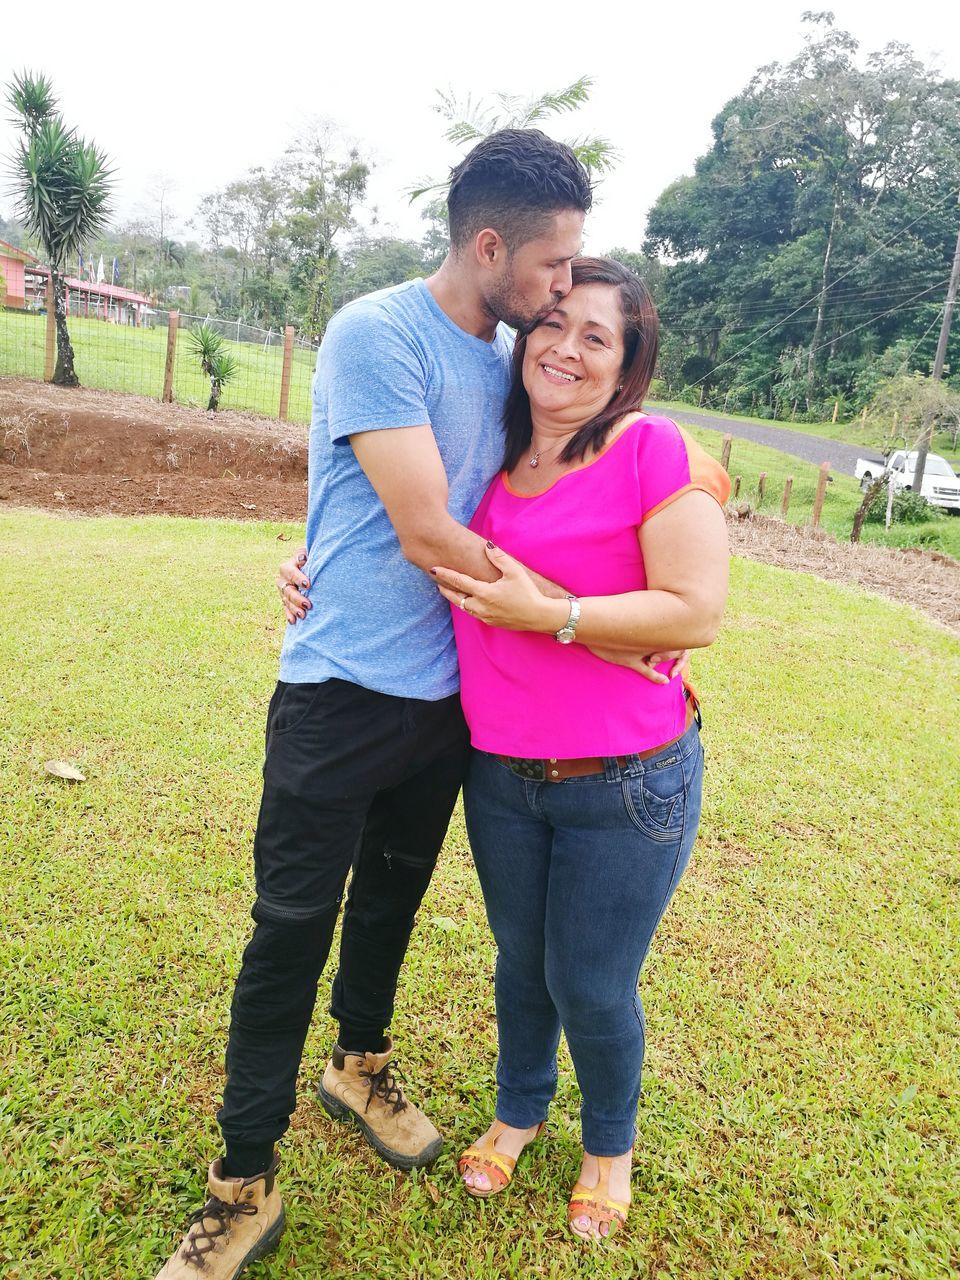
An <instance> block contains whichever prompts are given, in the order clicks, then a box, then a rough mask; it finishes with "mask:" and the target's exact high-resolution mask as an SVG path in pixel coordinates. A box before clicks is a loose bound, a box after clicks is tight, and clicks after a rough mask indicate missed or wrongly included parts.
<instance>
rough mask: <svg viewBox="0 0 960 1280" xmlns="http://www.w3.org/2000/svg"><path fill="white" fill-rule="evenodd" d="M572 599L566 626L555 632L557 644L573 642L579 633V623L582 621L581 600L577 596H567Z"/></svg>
mask: <svg viewBox="0 0 960 1280" xmlns="http://www.w3.org/2000/svg"><path fill="white" fill-rule="evenodd" d="M567 599H568V600H569V601H570V617H569V618H568V619H567V622H566V626H563V627H561V628H560V630H559V631H558V632H557V633H556V634H555V636H554V639H555V640H556V642H557V644H572V643H573V640H574V638H575V636H576V634H577V623H578V622H579V621H580V601H579V600H578V599H577V597H576V596H570V595H568V596H567Z"/></svg>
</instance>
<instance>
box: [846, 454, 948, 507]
mask: <svg viewBox="0 0 960 1280" xmlns="http://www.w3.org/2000/svg"><path fill="white" fill-rule="evenodd" d="M916 466H917V455H916V453H915V452H914V453H907V452H906V451H905V450H903V449H898V450H897V452H896V453H891V455H890V457H889V458H888V459H887V460H886V462H883V461H882V460H879V461H878V460H877V459H875V458H858V459H857V466H856V471H855V472H854V474H855V475H856V477H857V479H858V480H859V481H860V488H861V489H866V488H867V487H868V486H869V485H870V483H871V481H873V480H875V479H876V478H877V476H879V475H883V473H884V472H887V473H888V474H889V476H890V483H891V484H892V485H893V489H894V492H896V491H897V490H898V489H912V488H913V473H914V471H915V470H916ZM920 495H921V497H923V498H926V500H927V501H928V502H930V503H932V504H933V506H935V507H945V508H946V510H947V511H949V512H951V513H952V514H954V515H956V514H960V477H958V476H957V475H956V473H955V472H954V470H953V468H952V467H951V466H950V464H949V462H947V460H946V459H945V458H941V457H940V455H939V454H938V453H928V454H927V461H926V465H925V466H924V468H923V487H922V489H921V490H920Z"/></svg>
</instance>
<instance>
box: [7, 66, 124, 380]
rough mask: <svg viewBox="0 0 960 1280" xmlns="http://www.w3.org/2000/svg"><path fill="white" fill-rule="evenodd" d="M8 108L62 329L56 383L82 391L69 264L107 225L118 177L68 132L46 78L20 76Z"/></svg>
mask: <svg viewBox="0 0 960 1280" xmlns="http://www.w3.org/2000/svg"><path fill="white" fill-rule="evenodd" d="M7 102H8V103H9V105H10V106H11V107H12V108H13V111H14V114H15V117H16V120H17V123H18V124H19V126H20V129H21V132H22V134H23V139H22V141H21V143H20V146H19V150H18V151H17V153H16V155H15V157H14V160H13V165H12V170H13V176H14V181H15V184H16V188H17V212H18V215H19V217H20V220H21V221H22V223H23V225H24V227H25V228H26V230H27V231H28V233H30V234H32V235H35V236H36V237H37V239H38V240H39V241H40V243H41V245H42V246H43V251H44V253H45V255H46V257H47V261H48V262H49V264H50V285H51V293H52V295H53V299H52V301H53V306H54V311H55V315H56V325H57V364H56V369H55V370H54V375H53V381H54V382H55V383H58V384H60V385H61V386H71V387H75V386H79V383H80V379H79V378H78V377H77V374H76V370H75V368H74V354H73V347H72V345H71V343H70V334H69V332H68V330H67V308H66V288H65V285H64V275H65V272H66V264H67V261H68V260H71V261H72V260H73V259H75V258H76V256H77V254H78V253H79V252H80V249H81V246H82V245H83V244H84V242H85V241H86V240H87V239H88V238H91V237H93V236H95V235H97V234H98V233H99V232H100V231H102V230H103V228H104V227H105V226H106V224H107V220H108V218H109V215H110V193H111V189H112V182H111V173H112V170H111V169H110V168H109V166H108V164H107V160H106V157H105V156H104V154H103V152H102V151H100V149H99V148H98V147H96V146H95V145H94V144H93V143H92V142H85V141H84V140H83V139H82V138H80V137H79V136H78V135H77V132H76V130H74V129H68V128H67V126H66V124H65V123H64V120H63V117H62V115H60V113H59V112H58V111H57V109H56V107H57V99H56V98H55V97H54V94H53V86H52V85H51V83H50V81H49V80H47V78H46V77H45V76H43V75H37V76H34V75H32V74H30V73H29V72H26V71H25V72H23V73H22V74H21V75H18V76H15V77H14V79H13V81H12V83H11V84H10V85H9V86H8V89H7ZM47 305H48V306H49V305H50V298H48V299H47Z"/></svg>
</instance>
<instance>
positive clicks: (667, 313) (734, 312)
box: [659, 280, 925, 323]
mask: <svg viewBox="0 0 960 1280" xmlns="http://www.w3.org/2000/svg"><path fill="white" fill-rule="evenodd" d="M924 283H925V282H923V281H919V280H915V281H912V282H911V283H910V284H898V285H893V286H891V287H889V288H874V289H863V290H850V291H848V292H846V293H844V292H841V293H839V294H835V295H833V301H834V302H835V303H839V304H840V305H850V304H851V303H858V302H869V301H871V300H877V299H882V298H890V299H891V300H893V299H896V298H897V297H905V296H906V295H907V294H909V293H911V292H912V291H913V290H914V289H916V288H917V287H918V286H920V285H922V284H924ZM711 305H718V304H711V303H704V304H703V307H704V309H706V308H709V307H710V306H711ZM782 305H783V304H782V303H778V302H776V301H775V300H774V299H770V300H769V301H767V302H756V303H744V304H743V305H741V306H736V307H733V308H731V309H730V311H729V312H728V314H727V316H726V317H725V318H724V317H721V323H724V319H729V320H739V319H741V318H742V317H743V316H747V315H754V314H763V313H767V314H770V313H773V314H776V313H778V312H779V310H780V308H781V306H782ZM800 309H802V308H800ZM689 314H691V312H690V311H689V310H687V311H682V310H680V308H677V307H675V308H663V309H662V310H660V311H659V315H660V319H661V320H662V321H663V322H664V323H669V322H671V320H672V319H674V318H679V319H683V317H684V316H686V315H689Z"/></svg>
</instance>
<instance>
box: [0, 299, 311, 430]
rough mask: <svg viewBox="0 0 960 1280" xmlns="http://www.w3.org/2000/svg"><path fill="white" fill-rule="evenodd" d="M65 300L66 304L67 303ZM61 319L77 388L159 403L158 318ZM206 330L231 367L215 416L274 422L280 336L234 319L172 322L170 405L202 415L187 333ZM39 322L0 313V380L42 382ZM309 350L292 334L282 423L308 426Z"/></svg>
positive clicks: (161, 346) (205, 381) (204, 396)
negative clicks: (227, 412)
mask: <svg viewBox="0 0 960 1280" xmlns="http://www.w3.org/2000/svg"><path fill="white" fill-rule="evenodd" d="M72 302H73V299H72V298H71V303H72ZM70 311H71V314H70V315H69V317H68V327H69V331H70V341H71V343H72V344H73V349H74V355H75V364H76V371H77V376H78V377H79V379H80V382H81V384H82V385H83V386H85V387H95V388H98V389H99V390H103V391H118V392H123V393H127V394H132V395H141V396H149V397H151V398H154V399H157V400H159V399H161V397H162V395H163V390H164V373H165V369H166V360H167V344H168V317H169V313H168V312H166V311H149V312H148V313H147V314H146V316H145V317H144V321H143V323H142V324H137V325H134V324H129V323H118V322H117V320H116V318H115V317H113V316H111V317H109V318H104V317H102V316H101V317H100V318H97V317H96V316H94V315H86V314H83V313H80V314H77V313H76V309H75V307H74V306H71V308H70ZM200 323H206V324H208V325H209V326H210V327H211V328H212V329H215V330H216V331H217V332H218V333H219V334H220V335H221V337H222V338H223V340H224V349H225V350H227V351H229V353H230V354H231V355H232V356H233V357H234V358H235V360H236V361H237V372H236V375H235V377H234V378H233V380H232V381H230V382H229V383H227V385H226V386H225V387H224V388H223V392H222V394H221V397H220V408H221V409H237V410H242V411H244V412H248V413H256V414H260V415H262V416H264V417H268V418H276V417H278V416H279V415H280V402H281V384H282V377H283V363H284V360H283V357H284V332H283V330H277V329H260V328H257V327H256V326H255V325H248V324H245V323H243V321H240V320H224V319H220V318H217V317H209V316H194V315H187V314H185V313H183V312H180V313H179V315H178V323H177V331H176V343H175V350H174V366H173V382H172V394H173V399H174V400H175V401H176V402H177V403H178V404H184V405H193V406H198V407H200V408H206V405H207V400H208V398H209V395H210V380H209V378H207V377H206V376H205V374H204V373H203V371H202V370H201V368H200V361H199V359H198V358H197V357H196V356H195V355H194V354H193V353H192V351H191V350H190V343H189V333H190V330H191V329H192V328H194V327H195V326H196V325H197V324H200ZM46 337H47V316H46V313H45V311H43V310H27V311H18V310H12V309H2V310H0V376H6V377H19V378H30V379H33V380H35V381H37V382H42V381H43V380H44V373H45V353H46ZM316 359H317V346H316V344H315V343H312V342H309V341H307V340H306V339H304V338H301V337H299V336H298V335H296V334H294V335H293V346H292V351H291V360H290V372H289V386H288V392H287V412H286V417H287V419H288V420H289V421H292V422H309V421H310V388H311V384H312V381H313V370H314V366H315V364H316Z"/></svg>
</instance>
